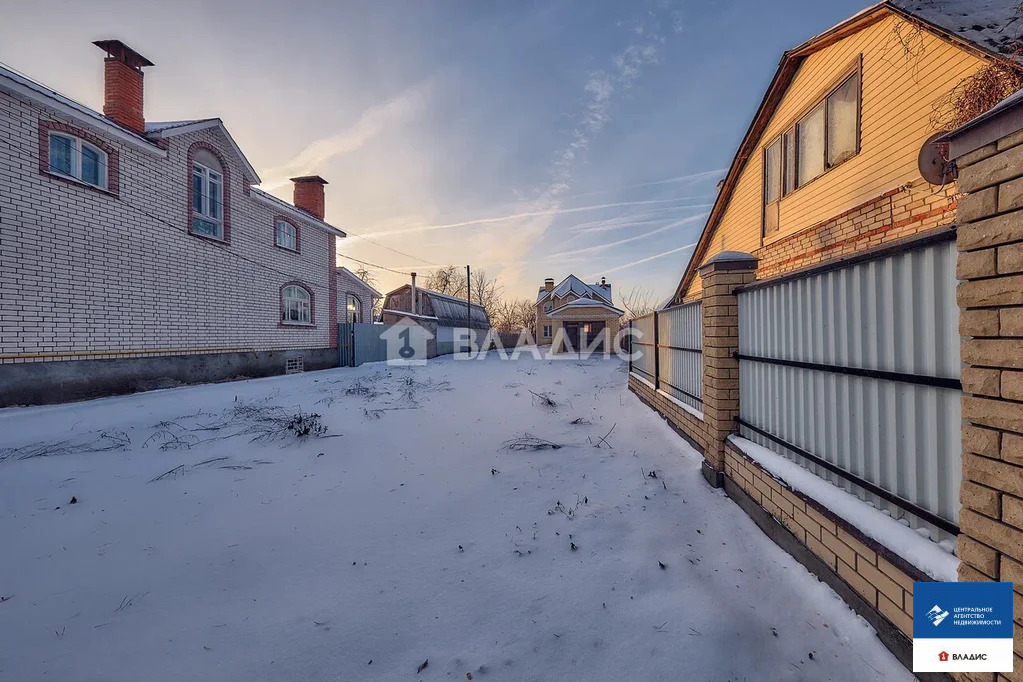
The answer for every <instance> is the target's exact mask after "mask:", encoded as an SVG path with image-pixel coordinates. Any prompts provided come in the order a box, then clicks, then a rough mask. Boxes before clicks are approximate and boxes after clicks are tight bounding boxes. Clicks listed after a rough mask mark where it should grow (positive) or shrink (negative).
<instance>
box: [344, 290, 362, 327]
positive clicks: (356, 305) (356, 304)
mask: <svg viewBox="0 0 1023 682" xmlns="http://www.w3.org/2000/svg"><path fill="white" fill-rule="evenodd" d="M347 311H348V321H349V322H362V320H361V319H360V318H361V317H362V303H361V302H360V301H359V299H358V297H356V296H355V294H348V300H347Z"/></svg>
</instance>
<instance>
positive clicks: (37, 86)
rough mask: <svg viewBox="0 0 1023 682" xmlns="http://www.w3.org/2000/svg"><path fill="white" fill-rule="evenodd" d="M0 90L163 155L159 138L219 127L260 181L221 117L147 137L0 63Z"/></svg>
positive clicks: (156, 128)
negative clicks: (158, 143) (158, 141)
mask: <svg viewBox="0 0 1023 682" xmlns="http://www.w3.org/2000/svg"><path fill="white" fill-rule="evenodd" d="M0 91H6V92H11V93H13V94H15V95H19V96H21V97H24V98H26V99H29V100H31V101H33V102H37V103H39V104H41V105H42V106H45V107H47V108H49V109H51V110H53V111H56V112H58V113H61V114H64V115H65V116H68V117H69V118H72V119H74V120H75V121H77V122H79V123H81V124H82V125H84V126H86V127H89V128H92V129H94V130H96V131H97V132H99V133H100V134H103V135H107V136H109V137H112V138H115V139H117V140H118V141H119V142H123V143H125V144H129V145H131V146H133V147H134V148H136V149H139V150H142V151H144V152H147V153H149V154H152V155H153V156H158V157H161V158H167V151H166V150H165V149H162V148H160V147H159V146H158V145H157V144H156V141H157V140H161V139H166V138H169V137H173V136H175V135H184V134H185V133H190V132H195V131H198V130H206V129H209V128H218V129H219V130H220V132H221V133H222V134H223V136H224V138H225V139H226V140H227V142H228V144H229V145H230V146H231V149H232V150H233V151H234V153H235V155H236V156H237V157H238V159H239V161H241V163H242V165H243V166H244V168H245V175H246V177H247V179H248V181H249V182H251V183H255V184H258V183H259V182H260V178H259V174H258V173H256V169H255V168H253V167H252V164H250V163H249V160H248V159H247V158H245V154H243V153H242V150H241V148H240V147H239V146H238V143H237V142H235V141H234V138H233V137H232V136H231V133H230V132H228V130H227V127H226V126H224V122H223V121H222V120H220V119H219V118H201V119H190V120H184V121H159V122H149V123H146V134H145V136H142V135H139V134H138V133H136V132H134V131H133V130H129V129H128V128H125V127H124V126H122V125H121V124H119V123H117V122H116V121H114V120H113V119H111V118H109V117H107V116H104V115H103V114H101V113H99V112H98V111H94V110H93V109H90V108H89V107H87V106H85V105H84V104H81V103H79V102H76V101H75V100H73V99H71V98H70V97H67V96H66V95H62V94H61V93H59V92H57V91H56V90H54V89H53V88H49V87H47V86H45V85H43V84H41V83H39V82H38V81H35V80H33V79H32V78H29V77H28V76H26V75H25V74H23V73H20V72H18V71H15V70H14V69H12V68H10V67H8V66H5V65H3V64H0ZM251 194H252V196H253V197H255V198H256V199H257V200H260V201H263V202H264V203H267V204H271V205H273V206H275V207H276V208H278V209H279V210H281V211H284V212H286V213H288V214H289V215H291V216H293V217H295V218H299V219H302V220H305V221H308V222H313V223H315V224H317V225H318V226H320V227H322V228H324V229H325V230H326V231H327V232H329V233H331V234H333V235H334V236H337V237H345V236H347V235H346V234H345V233H344V232H343V231H341V230H339V229H337V228H336V227H334V226H332V225H330V224H328V223H326V222H324V221H322V220H320V219H318V218H317V217H316V216H314V215H312V214H310V213H308V212H306V211H303V210H302V209H300V208H297V207H296V206H294V205H293V204H289V203H288V202H286V201H283V200H281V199H278V198H277V197H275V196H273V195H272V194H269V193H268V192H265V191H263V190H261V189H258V188H256V187H252V188H251Z"/></svg>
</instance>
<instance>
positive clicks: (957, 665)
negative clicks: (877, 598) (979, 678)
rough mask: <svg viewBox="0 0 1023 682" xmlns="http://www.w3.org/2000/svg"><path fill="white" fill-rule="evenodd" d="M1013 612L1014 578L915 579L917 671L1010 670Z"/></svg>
mask: <svg viewBox="0 0 1023 682" xmlns="http://www.w3.org/2000/svg"><path fill="white" fill-rule="evenodd" d="M928 604H930V606H928ZM1012 617H1013V614H1012V583H930V582H928V583H913V672H918V673H920V672H998V673H1007V672H1012V667H1013V653H1012V634H1013V632H1012Z"/></svg>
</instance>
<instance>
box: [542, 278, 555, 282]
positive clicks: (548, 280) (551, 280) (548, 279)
mask: <svg viewBox="0 0 1023 682" xmlns="http://www.w3.org/2000/svg"><path fill="white" fill-rule="evenodd" d="M544 281H545V282H553V281H554V278H553V277H548V278H547V279H545V280H544Z"/></svg>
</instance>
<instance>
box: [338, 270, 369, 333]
mask: <svg viewBox="0 0 1023 682" xmlns="http://www.w3.org/2000/svg"><path fill="white" fill-rule="evenodd" d="M348 294H354V295H355V297H356V298H358V299H359V303H361V304H362V306H361V307H362V313H361V315H360V317H359V321H360V322H372V321H373V298H372V296H371V295H370V293H369V292H368V291H366V288H365V286H363V285H362V280H360V279H359V278H358V277H356V276H355V275H354V274H350V273H349V272H348V271H347V270H342V269H341V268H338V271H337V310H338V313H337V319H338V321H339V322H347V321H348Z"/></svg>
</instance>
